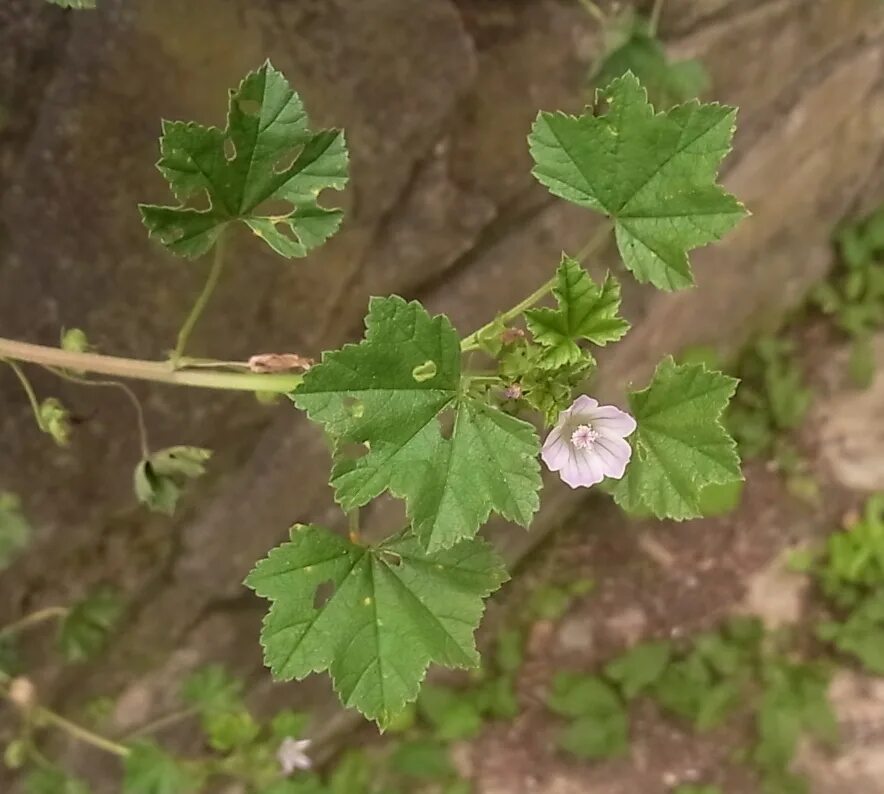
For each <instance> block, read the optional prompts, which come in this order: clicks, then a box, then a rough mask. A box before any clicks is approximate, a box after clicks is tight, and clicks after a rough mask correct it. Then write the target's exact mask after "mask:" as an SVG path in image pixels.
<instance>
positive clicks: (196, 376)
mask: <svg viewBox="0 0 884 794" xmlns="http://www.w3.org/2000/svg"><path fill="white" fill-rule="evenodd" d="M0 359H3V360H6V361H8V362H10V363H11V362H12V361H27V362H30V363H32V364H40V365H42V366H44V367H55V368H58V369H64V370H68V371H70V370H73V371H75V372H92V373H95V374H96V375H110V376H112V377H117V378H126V379H128V380H149V381H154V382H156V383H168V384H173V385H176V386H192V387H196V388H204V389H224V390H232V391H248V392H256V391H257V392H261V391H263V392H272V393H274V394H285V393H287V392H290V391H293V390H294V389H295V388H296V387H297V386H298V385H299V384H300V383H301V381H302V380H303V376H302V375H299V374H297V373H282V374H276V373H274V374H270V375H263V374H258V373H254V372H228V371H217V372H213V371H209V370H208V369H207V368H203V367H201V368H200V369H199V370H188V369H186V368H184V369H174V368H173V367H172V366H171V365H170V364H169V362H168V361H144V360H142V359H137V358H120V357H117V356H103V355H99V354H98V353H76V352H73V351H69V350H62V349H61V348H58V347H47V346H44V345H34V344H30V343H29V342H19V341H17V340H15V339H3V338H0ZM225 363H226V362H222V364H221V366H223V365H224V364H225Z"/></svg>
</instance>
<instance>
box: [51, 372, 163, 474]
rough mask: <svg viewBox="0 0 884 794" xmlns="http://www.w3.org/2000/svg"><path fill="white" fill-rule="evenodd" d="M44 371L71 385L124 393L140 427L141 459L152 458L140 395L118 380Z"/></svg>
mask: <svg viewBox="0 0 884 794" xmlns="http://www.w3.org/2000/svg"><path fill="white" fill-rule="evenodd" d="M41 366H42V365H41ZM43 369H45V370H47V371H49V372H51V373H52V374H53V375H55V376H56V377H59V378H61V379H62V380H66V381H69V382H70V383H77V384H79V385H81V386H102V387H109V388H115V389H119V390H120V391H122V392H123V393H124V394H125V395H126V397H127V398H128V399H129V402H130V403H132V407H133V408H134V409H135V421H136V424H137V426H138V438H139V440H140V442H141V457H142V458H144V459H145V460H146V459H147V458H149V457H150V442H149V440H148V436H147V423H146V422H145V421H144V408H143V407H142V405H141V400H139V399H138V395H137V394H135V392H134V391H132V389H130V388H129V387H128V386H127V385H126V384H125V383H122V382H120V381H118V380H89V378H83V377H80V376H79V375H74V374H73V373H71V372H65V370H63V369H58V368H57V367H46V366H44V367H43Z"/></svg>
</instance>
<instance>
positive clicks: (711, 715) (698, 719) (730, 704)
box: [694, 681, 744, 732]
mask: <svg viewBox="0 0 884 794" xmlns="http://www.w3.org/2000/svg"><path fill="white" fill-rule="evenodd" d="M743 697H744V691H743V687H741V686H740V684H739V683H737V682H736V681H722V682H720V683H718V684H716V685H715V686H714V687H712V688H711V689H709V690H707V691H706V692H705V693H704V695H703V697H702V698H701V700H700V702H699V708H698V710H697V714H696V716H695V718H694V725H695V726H696V728H697V730H698V731H700V732H703V731H708V730H712V729H713V728H717V727H718V726H719V725H721V723H723V722H724V721H725V720H726V719H727V718H728V717H729V716H730V715H731V714H732V713H733V712H734V710H735V709H736V708H737V706H739V705H740V702H741V701H742V698H743Z"/></svg>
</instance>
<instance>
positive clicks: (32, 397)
mask: <svg viewBox="0 0 884 794" xmlns="http://www.w3.org/2000/svg"><path fill="white" fill-rule="evenodd" d="M0 361H3V362H5V363H6V364H9V366H10V367H11V368H12V371H13V372H14V373H15V375H16V377H17V378H18V380H19V382H20V383H21V385H22V388H23V389H24V390H25V394H26V395H27V396H28V402H29V403H30V404H31V411H33V413H34V419H35V420H36V421H37V427H39V428H40V430H43V431H44V432H45V430H46V428H45V427H44V425H43V417H42V416H40V401H39V400H38V399H37V395H36V393H35V392H34V387H33V386H32V385H31V382H30V381H29V380H28V376H27V375H25V372H24V370H23V369H22V368H21V367H20V366H19V365H18V364H16V363H15V362H14V361H12V360H11V357H10V358H6V357H2V358H0Z"/></svg>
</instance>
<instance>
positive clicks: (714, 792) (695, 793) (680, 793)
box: [673, 785, 724, 794]
mask: <svg viewBox="0 0 884 794" xmlns="http://www.w3.org/2000/svg"><path fill="white" fill-rule="evenodd" d="M673 794H724V792H723V791H722V790H721V789H720V788H719V787H718V786H691V785H686V786H679V787H678V788H677V789H675V791H674V792H673Z"/></svg>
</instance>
